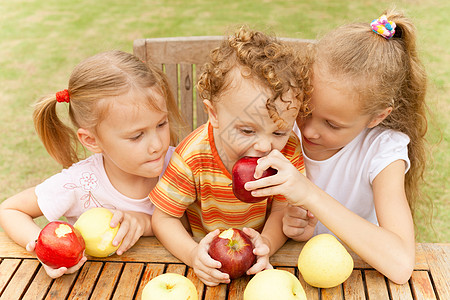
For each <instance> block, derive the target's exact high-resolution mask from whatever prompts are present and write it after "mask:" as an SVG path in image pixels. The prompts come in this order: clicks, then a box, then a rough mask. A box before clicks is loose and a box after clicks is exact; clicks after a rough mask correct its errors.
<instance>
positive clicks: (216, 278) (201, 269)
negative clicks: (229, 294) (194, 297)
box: [191, 229, 230, 286]
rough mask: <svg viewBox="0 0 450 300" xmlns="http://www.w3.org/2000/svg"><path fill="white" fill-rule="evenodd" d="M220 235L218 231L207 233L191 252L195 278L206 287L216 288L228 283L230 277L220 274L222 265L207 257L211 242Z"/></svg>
mask: <svg viewBox="0 0 450 300" xmlns="http://www.w3.org/2000/svg"><path fill="white" fill-rule="evenodd" d="M219 233H220V230H219V229H216V230H214V231H211V232H210V233H208V234H207V235H206V236H205V237H204V238H203V239H202V240H201V241H200V243H199V244H198V246H197V247H196V248H194V249H193V251H192V254H191V255H192V260H191V261H192V268H193V269H194V273H195V274H196V275H197V277H198V278H199V279H200V280H201V281H202V282H203V283H204V284H206V285H209V286H216V285H219V284H220V283H230V276H229V275H228V274H226V273H223V272H220V271H219V270H217V269H219V268H220V267H221V266H222V265H221V263H220V262H219V261H217V260H214V259H212V258H211V256H209V254H208V250H209V246H210V245H211V242H212V240H213V239H214V237H215V236H217V235H218V234H219Z"/></svg>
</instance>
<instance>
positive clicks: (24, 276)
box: [0, 259, 40, 300]
mask: <svg viewBox="0 0 450 300" xmlns="http://www.w3.org/2000/svg"><path fill="white" fill-rule="evenodd" d="M39 265H40V263H39V261H37V260H31V259H25V260H23V261H22V263H21V264H20V266H19V268H17V270H16V272H15V273H14V276H13V278H12V279H11V281H10V282H9V283H8V285H7V286H6V289H5V290H4V291H3V293H2V296H1V297H0V299H7V300H10V299H20V298H21V297H22V295H24V294H25V292H26V288H27V287H28V285H29V284H30V280H31V279H32V278H33V275H34V273H35V272H36V269H37V268H38V267H39Z"/></svg>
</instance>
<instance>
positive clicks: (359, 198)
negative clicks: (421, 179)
mask: <svg viewBox="0 0 450 300" xmlns="http://www.w3.org/2000/svg"><path fill="white" fill-rule="evenodd" d="M294 132H295V133H296V134H297V135H298V136H299V138H300V141H301V137H300V130H299V129H298V127H297V125H295V126H294ZM408 144H409V137H408V136H407V135H406V134H403V133H401V132H398V131H395V130H391V129H384V128H381V127H379V126H377V127H374V128H372V129H366V130H364V131H362V132H361V133H360V134H359V135H358V136H357V137H356V138H355V139H353V141H351V142H350V143H348V144H347V145H346V146H345V147H344V148H342V149H341V150H340V151H339V152H337V153H336V154H335V155H333V156H332V157H330V158H328V159H326V160H322V161H316V160H312V159H310V158H309V157H308V156H307V155H306V154H305V153H304V152H303V159H304V162H305V168H306V173H307V177H308V178H309V179H310V180H311V181H312V182H314V183H315V184H316V185H317V186H318V187H320V188H321V189H322V190H324V191H325V192H326V193H327V194H329V195H330V196H331V197H333V198H334V199H336V200H337V201H339V202H340V203H341V204H342V205H344V206H345V207H347V208H348V209H350V210H351V211H353V212H354V213H356V214H358V215H359V216H361V217H362V218H364V219H366V220H368V221H369V222H371V223H373V224H377V225H378V221H377V216H376V212H375V205H374V202H373V192H372V182H373V180H374V179H375V177H376V176H377V175H378V174H379V173H380V172H381V171H382V170H383V169H384V168H385V167H387V166H388V165H389V164H391V163H392V162H394V161H396V160H399V159H401V160H404V161H405V163H406V171H405V173H406V172H407V171H408V170H409V167H410V161H409V158H408ZM302 151H303V146H302ZM320 233H330V234H332V232H331V231H330V230H328V228H326V227H325V226H324V225H323V224H322V223H321V222H320V221H319V222H317V226H316V229H315V231H314V235H317V234H320Z"/></svg>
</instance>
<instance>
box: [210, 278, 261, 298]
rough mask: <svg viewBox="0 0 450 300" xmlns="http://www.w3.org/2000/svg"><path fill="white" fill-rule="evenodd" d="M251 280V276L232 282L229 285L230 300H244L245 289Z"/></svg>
mask: <svg viewBox="0 0 450 300" xmlns="http://www.w3.org/2000/svg"><path fill="white" fill-rule="evenodd" d="M251 278H252V277H251V276H248V275H244V276H242V277H240V278H237V279H233V280H231V283H230V284H228V300H242V296H243V295H244V290H245V287H246V286H247V283H248V282H249V281H250V279H251ZM208 300H209V299H208Z"/></svg>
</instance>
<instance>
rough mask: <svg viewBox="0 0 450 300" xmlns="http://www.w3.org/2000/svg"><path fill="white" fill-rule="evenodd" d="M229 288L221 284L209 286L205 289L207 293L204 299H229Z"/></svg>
mask: <svg viewBox="0 0 450 300" xmlns="http://www.w3.org/2000/svg"><path fill="white" fill-rule="evenodd" d="M227 288H228V286H227V285H226V284H219V285H217V286H207V287H205V289H206V291H205V298H204V299H205V300H209V299H214V300H215V299H217V300H225V299H226V298H227ZM199 299H201V298H199Z"/></svg>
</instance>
